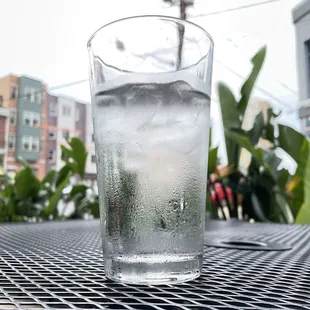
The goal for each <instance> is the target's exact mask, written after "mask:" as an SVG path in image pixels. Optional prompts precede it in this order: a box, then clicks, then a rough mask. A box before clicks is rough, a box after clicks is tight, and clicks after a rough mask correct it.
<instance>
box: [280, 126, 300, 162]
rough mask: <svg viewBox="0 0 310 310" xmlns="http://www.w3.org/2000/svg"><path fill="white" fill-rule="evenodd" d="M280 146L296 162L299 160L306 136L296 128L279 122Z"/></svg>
mask: <svg viewBox="0 0 310 310" xmlns="http://www.w3.org/2000/svg"><path fill="white" fill-rule="evenodd" d="M278 127H279V136H278V143H279V147H280V148H282V149H283V150H284V151H285V152H286V153H287V154H289V155H290V156H291V157H292V158H293V159H294V160H295V161H296V162H297V161H298V160H299V156H300V150H301V148H302V146H303V143H304V141H305V139H306V138H305V137H304V135H303V134H301V133H300V132H298V131H296V130H295V129H293V128H291V127H289V126H285V125H281V124H279V126H278Z"/></svg>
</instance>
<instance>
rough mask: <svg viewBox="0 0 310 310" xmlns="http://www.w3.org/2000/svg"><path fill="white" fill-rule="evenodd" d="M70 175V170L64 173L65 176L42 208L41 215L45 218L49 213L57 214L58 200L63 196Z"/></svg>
mask: <svg viewBox="0 0 310 310" xmlns="http://www.w3.org/2000/svg"><path fill="white" fill-rule="evenodd" d="M71 175H72V172H71V171H70V172H69V173H68V174H67V175H66V177H65V178H64V179H63V180H62V182H61V183H60V184H59V185H58V186H57V188H56V191H55V193H54V195H53V196H52V197H51V199H50V202H49V204H48V206H47V207H46V208H45V209H43V212H42V215H43V216H44V217H45V218H48V217H49V216H50V215H54V216H56V215H57V206H58V202H59V200H60V199H61V198H62V196H63V190H64V188H65V187H66V186H67V184H68V182H69V180H70V177H71Z"/></svg>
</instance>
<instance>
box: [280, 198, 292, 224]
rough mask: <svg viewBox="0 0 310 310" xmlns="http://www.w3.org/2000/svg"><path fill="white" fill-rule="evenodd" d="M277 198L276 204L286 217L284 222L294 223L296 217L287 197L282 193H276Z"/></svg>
mask: <svg viewBox="0 0 310 310" xmlns="http://www.w3.org/2000/svg"><path fill="white" fill-rule="evenodd" d="M275 198H276V204H277V206H278V208H279V210H280V211H281V214H282V216H283V218H284V222H285V223H289V224H292V223H294V217H293V214H292V211H291V209H290V206H289V204H288V203H287V201H286V199H285V198H284V197H283V196H282V195H281V194H280V193H275Z"/></svg>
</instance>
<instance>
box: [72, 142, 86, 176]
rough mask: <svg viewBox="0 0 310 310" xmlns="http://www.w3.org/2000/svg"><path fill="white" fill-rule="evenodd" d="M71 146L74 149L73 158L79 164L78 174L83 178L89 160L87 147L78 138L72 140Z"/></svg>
mask: <svg viewBox="0 0 310 310" xmlns="http://www.w3.org/2000/svg"><path fill="white" fill-rule="evenodd" d="M69 144H70V146H71V148H72V158H73V159H74V161H75V162H76V163H77V173H78V174H79V175H80V177H82V178H83V177H84V174H85V165H86V159H87V151H86V148H85V145H84V143H83V141H82V140H81V139H79V138H76V137H74V138H72V139H71V140H70V143H69Z"/></svg>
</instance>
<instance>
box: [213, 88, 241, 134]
mask: <svg viewBox="0 0 310 310" xmlns="http://www.w3.org/2000/svg"><path fill="white" fill-rule="evenodd" d="M218 94H219V99H220V105H221V111H222V119H223V125H224V128H241V120H240V115H239V112H238V109H237V101H236V99H235V96H234V94H233V93H232V91H231V90H230V89H229V88H228V86H226V85H225V84H224V83H219V84H218Z"/></svg>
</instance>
